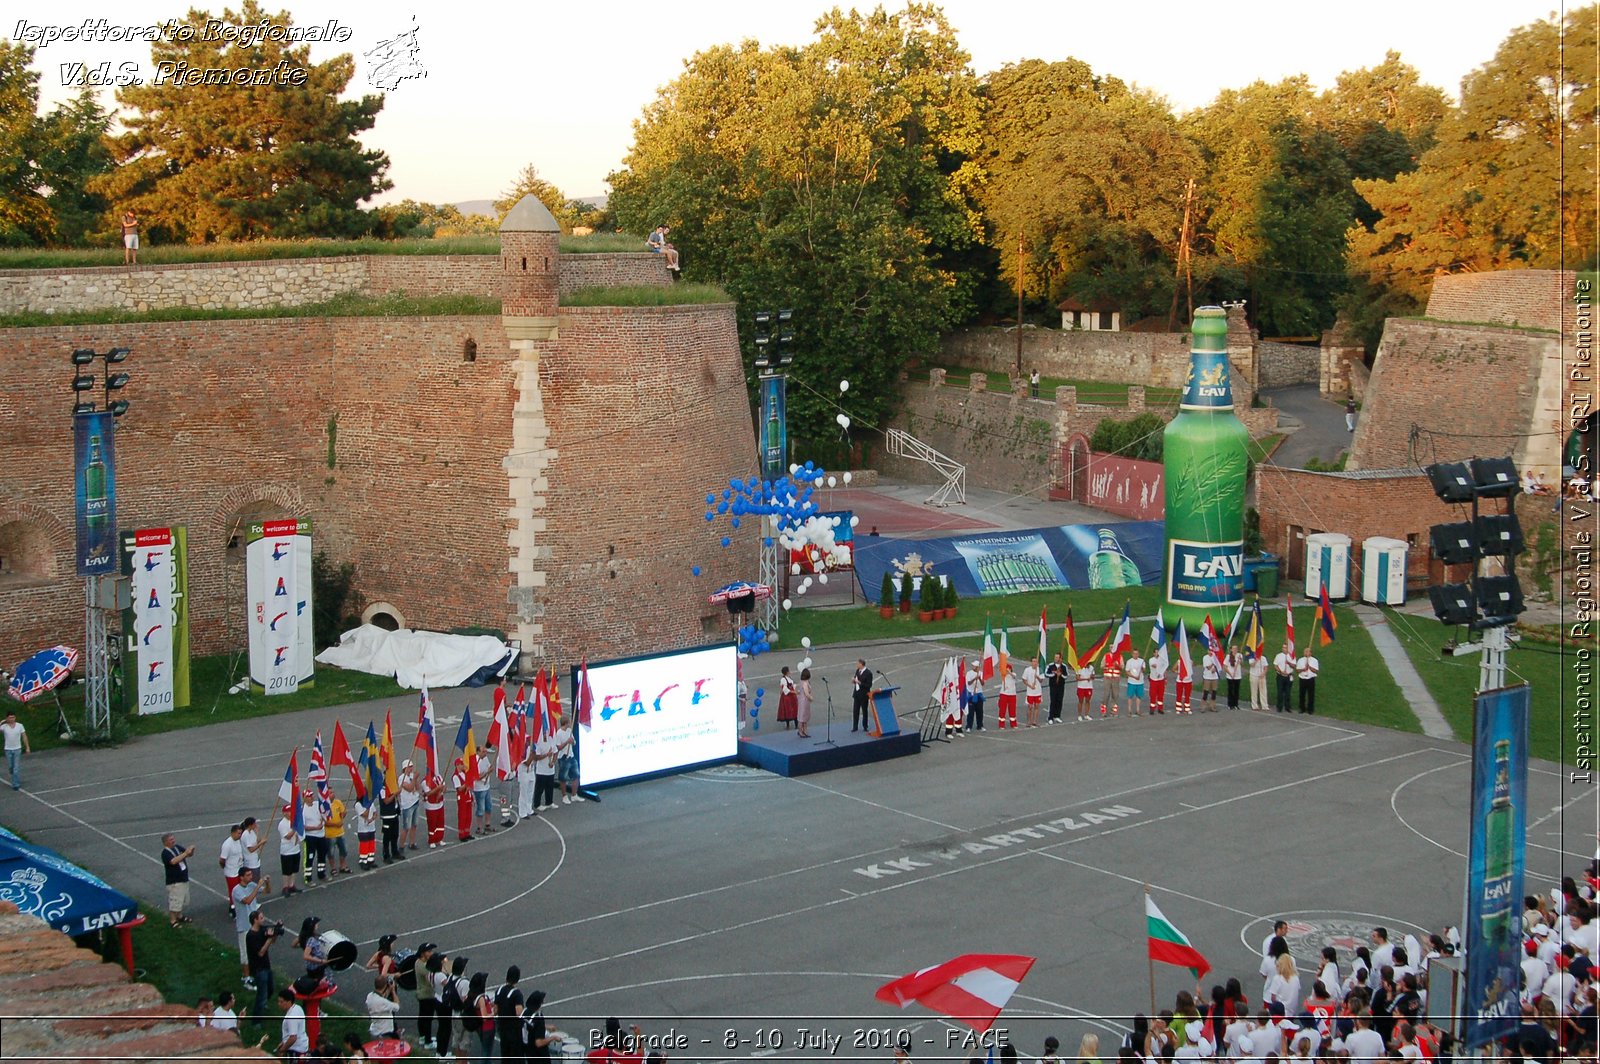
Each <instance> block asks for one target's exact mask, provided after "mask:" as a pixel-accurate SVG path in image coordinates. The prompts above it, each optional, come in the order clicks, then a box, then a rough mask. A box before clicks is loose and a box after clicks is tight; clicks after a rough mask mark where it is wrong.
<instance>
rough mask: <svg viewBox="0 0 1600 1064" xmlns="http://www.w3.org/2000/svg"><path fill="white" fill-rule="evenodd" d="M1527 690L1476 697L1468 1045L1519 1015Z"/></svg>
mask: <svg viewBox="0 0 1600 1064" xmlns="http://www.w3.org/2000/svg"><path fill="white" fill-rule="evenodd" d="M1528 702H1529V688H1528V686H1527V685H1526V684H1523V685H1522V686H1520V687H1502V688H1500V689H1498V690H1495V691H1484V692H1482V693H1481V694H1479V695H1478V699H1477V702H1476V704H1475V705H1474V707H1473V714H1474V721H1473V732H1472V735H1473V739H1472V808H1471V811H1470V815H1469V816H1468V818H1467V822H1468V824H1470V825H1471V829H1470V830H1471V835H1470V838H1469V840H1468V844H1467V926H1466V927H1465V928H1464V929H1463V930H1464V931H1465V932H1466V940H1467V994H1466V999H1465V1000H1466V1027H1465V1030H1464V1033H1463V1034H1462V1039H1461V1040H1462V1042H1463V1043H1464V1044H1465V1045H1466V1046H1467V1047H1468V1048H1475V1047H1477V1046H1482V1045H1488V1044H1489V1043H1490V1042H1493V1041H1496V1040H1497V1039H1500V1038H1504V1037H1506V1036H1507V1035H1510V1034H1511V1033H1512V1031H1513V1030H1514V1029H1515V1028H1516V1026H1517V1023H1518V1022H1519V1020H1520V1018H1521V1013H1520V1004H1519V1001H1518V997H1517V987H1518V986H1519V985H1520V979H1521V975H1522V970H1521V962H1522V950H1521V946H1522V896H1523V895H1522V873H1523V858H1524V856H1525V854H1526V853H1527V825H1526V823H1525V820H1526V818H1527V815H1528Z"/></svg>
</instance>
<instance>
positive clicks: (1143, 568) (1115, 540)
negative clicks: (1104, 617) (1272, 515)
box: [853, 521, 1162, 597]
mask: <svg viewBox="0 0 1600 1064" xmlns="http://www.w3.org/2000/svg"><path fill="white" fill-rule="evenodd" d="M1161 551H1162V535H1161V522H1160V521H1124V522H1117V523H1106V524H1092V525H1055V526H1051V527H1049V528H1024V529H1018V530H1016V531H1012V532H994V533H987V534H981V535H971V536H951V537H948V538H944V539H891V538H889V537H887V536H867V537H864V538H862V539H858V540H856V541H855V543H854V544H853V555H854V558H855V565H856V576H857V578H858V579H859V580H860V582H861V587H862V589H863V591H864V592H866V593H867V594H869V595H871V596H876V595H877V593H878V587H879V585H880V583H881V582H882V579H883V574H884V573H885V572H886V571H892V570H893V569H894V563H895V562H901V563H905V562H907V561H908V560H910V559H911V556H912V555H915V556H916V559H917V560H919V561H921V562H922V563H923V565H924V566H930V565H931V566H932V568H933V572H934V574H935V575H937V576H943V577H945V578H946V579H947V581H948V582H949V583H951V584H954V585H955V587H956V590H957V591H958V592H960V593H961V594H962V595H965V596H969V597H970V596H974V595H1004V594H1008V593H1010V592H1014V591H1071V590H1081V589H1090V588H1115V587H1141V586H1143V587H1152V586H1155V585H1157V584H1159V583H1160V582H1161Z"/></svg>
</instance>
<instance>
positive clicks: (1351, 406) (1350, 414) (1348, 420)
mask: <svg viewBox="0 0 1600 1064" xmlns="http://www.w3.org/2000/svg"><path fill="white" fill-rule="evenodd" d="M1344 429H1345V431H1346V432H1354V431H1355V430H1356V397H1355V396H1353V395H1352V396H1350V398H1348V399H1346V400H1345V401H1344Z"/></svg>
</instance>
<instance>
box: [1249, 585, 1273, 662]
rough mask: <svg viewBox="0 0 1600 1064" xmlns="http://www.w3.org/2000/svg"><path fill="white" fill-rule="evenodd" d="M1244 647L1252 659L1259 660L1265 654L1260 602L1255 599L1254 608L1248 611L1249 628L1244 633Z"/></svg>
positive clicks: (1265, 634)
mask: <svg viewBox="0 0 1600 1064" xmlns="http://www.w3.org/2000/svg"><path fill="white" fill-rule="evenodd" d="M1244 645H1245V648H1246V649H1247V650H1248V651H1249V652H1250V656H1251V657H1253V658H1259V657H1262V656H1264V655H1265V654H1266V652H1267V633H1266V629H1264V628H1263V627H1262V626H1261V600H1260V599H1259V598H1257V599H1256V602H1255V606H1254V607H1253V608H1252V609H1251V610H1250V627H1249V628H1246V629H1245V631H1244Z"/></svg>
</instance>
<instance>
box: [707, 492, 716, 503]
mask: <svg viewBox="0 0 1600 1064" xmlns="http://www.w3.org/2000/svg"><path fill="white" fill-rule="evenodd" d="M716 501H717V497H716V495H715V494H712V495H707V496H706V505H707V506H710V505H712V504H714V503H715V502H716Z"/></svg>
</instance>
